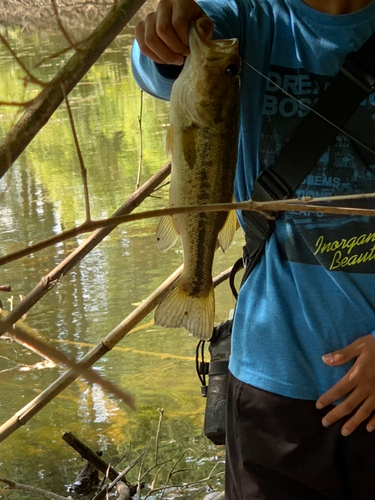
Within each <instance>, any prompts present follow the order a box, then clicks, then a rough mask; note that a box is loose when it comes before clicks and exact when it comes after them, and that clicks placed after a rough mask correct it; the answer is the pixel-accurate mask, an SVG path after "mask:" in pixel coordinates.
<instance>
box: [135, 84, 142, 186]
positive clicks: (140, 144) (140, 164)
mask: <svg viewBox="0 0 375 500" xmlns="http://www.w3.org/2000/svg"><path fill="white" fill-rule="evenodd" d="M142 115H143V90H141V108H140V110H139V116H138V123H139V162H138V173H137V182H136V185H135V189H138V188H139V183H140V182H141V169H142V159H143V136H142Z"/></svg>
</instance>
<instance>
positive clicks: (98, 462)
mask: <svg viewBox="0 0 375 500" xmlns="http://www.w3.org/2000/svg"><path fill="white" fill-rule="evenodd" d="M62 438H63V440H64V441H65V442H66V443H68V445H69V446H71V447H72V448H73V449H74V450H76V451H77V452H78V453H79V454H80V455H81V457H82V458H83V459H85V460H87V461H88V462H90V464H92V465H93V466H94V467H96V468H97V469H98V470H99V471H100V472H102V473H103V474H107V475H108V477H109V479H111V481H113V480H114V479H116V477H117V476H118V475H119V473H118V472H117V471H116V470H115V469H114V468H113V467H111V466H110V465H109V464H108V463H107V462H106V461H105V460H103V459H102V458H101V457H99V455H97V454H96V453H95V452H93V451H92V450H91V449H90V448H89V447H88V446H87V445H86V444H85V443H83V442H82V441H81V440H80V439H78V438H77V437H76V436H75V435H74V434H73V433H72V432H65V433H64V434H63V435H62Z"/></svg>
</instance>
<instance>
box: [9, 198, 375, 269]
mask: <svg viewBox="0 0 375 500" xmlns="http://www.w3.org/2000/svg"><path fill="white" fill-rule="evenodd" d="M374 197H375V194H374V193H371V194H369V195H348V196H332V197H324V198H314V199H312V198H311V199H310V198H308V199H307V200H308V201H306V199H305V198H303V199H301V200H299V199H294V198H293V199H290V200H277V201H263V202H258V201H252V200H249V201H244V202H239V203H216V204H210V205H190V206H184V207H173V208H162V209H157V210H149V211H146V212H139V213H135V214H134V213H133V214H129V215H123V216H118V217H111V218H110V219H102V220H97V221H92V220H90V221H85V222H84V223H83V224H80V225H79V226H76V227H74V228H72V229H68V230H67V231H64V232H62V233H60V234H57V235H55V236H51V237H50V238H46V239H45V240H43V241H40V242H38V243H35V244H34V245H30V246H28V247H26V248H23V249H22V250H18V251H16V252H13V253H10V254H8V255H6V256H4V257H1V258H0V266H3V265H4V264H7V263H9V262H12V261H14V260H17V259H20V258H22V257H25V256H27V255H31V254H32V253H35V252H38V251H40V250H43V249H44V248H48V247H50V246H52V245H55V244H57V243H61V242H62V241H65V240H68V239H70V238H74V237H75V236H79V235H80V234H84V233H89V232H92V231H95V230H96V229H99V228H104V227H112V228H114V227H115V226H117V225H119V224H124V223H126V222H134V221H137V220H142V219H151V218H156V217H163V216H165V215H174V214H184V213H197V212H228V211H230V210H251V211H257V212H267V211H270V212H278V211H280V212H287V211H290V210H293V211H294V210H299V211H305V212H317V213H325V214H334V215H352V216H369V217H375V209H371V208H354V207H338V206H329V205H315V203H318V202H326V201H330V202H335V201H346V200H350V201H352V200H364V199H371V198H374ZM270 217H272V216H271V215H270Z"/></svg>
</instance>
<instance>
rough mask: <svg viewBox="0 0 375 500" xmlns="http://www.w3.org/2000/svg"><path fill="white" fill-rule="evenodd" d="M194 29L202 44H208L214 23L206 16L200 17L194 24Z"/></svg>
mask: <svg viewBox="0 0 375 500" xmlns="http://www.w3.org/2000/svg"><path fill="white" fill-rule="evenodd" d="M196 27H197V31H198V34H199V36H200V38H201V39H202V40H203V41H204V42H209V41H210V40H211V38H212V34H213V32H214V23H213V21H212V20H211V19H210V18H209V17H208V16H206V15H204V16H202V17H200V18H199V19H198V20H197V22H196Z"/></svg>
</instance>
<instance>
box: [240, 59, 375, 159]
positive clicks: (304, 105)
mask: <svg viewBox="0 0 375 500" xmlns="http://www.w3.org/2000/svg"><path fill="white" fill-rule="evenodd" d="M241 59H242V61H243V62H244V63H245V64H247V65H248V66H249V68H250V69H252V70H253V71H254V72H255V73H257V74H258V75H260V76H261V77H262V78H264V79H265V80H267V81H268V82H269V83H272V85H274V86H275V87H276V88H278V89H279V90H281V92H283V93H284V94H285V95H287V96H288V97H290V98H291V99H293V100H294V101H296V102H298V104H300V105H301V106H303V107H304V108H306V109H308V110H309V111H311V112H312V113H315V114H316V115H317V116H319V118H321V119H322V120H324V121H325V122H327V123H329V124H330V125H332V127H334V128H335V129H337V130H338V131H339V132H341V133H342V134H344V135H346V137H348V138H349V139H350V140H351V141H353V142H356V143H357V144H358V145H359V146H361V147H362V148H364V149H366V150H367V151H369V152H370V153H372V154H373V155H375V151H374V150H373V149H371V148H370V147H369V146H366V144H363V143H362V142H361V141H360V140H359V139H357V138H356V137H354V136H352V135H351V134H349V133H348V132H347V131H346V130H344V129H342V128H340V127H339V126H337V125H335V124H334V123H332V122H331V121H330V120H328V118H326V117H325V116H323V115H322V114H320V113H319V112H318V111H316V110H315V109H314V108H311V107H310V106H308V105H307V104H305V103H304V102H302V101H300V100H299V99H298V98H297V97H295V96H294V95H292V94H290V93H289V92H287V91H286V90H285V89H283V88H282V87H281V86H280V85H278V84H277V83H276V82H274V81H273V80H271V78H269V77H268V76H266V75H264V74H263V73H262V72H261V71H259V70H258V69H257V68H255V67H254V66H252V65H251V64H250V63H249V62H247V61H246V59H243V58H241Z"/></svg>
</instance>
